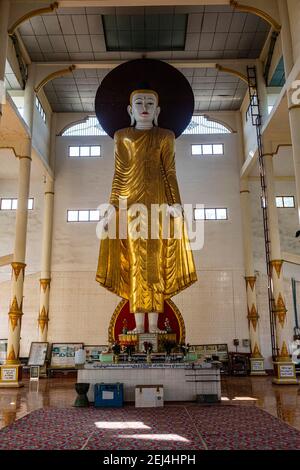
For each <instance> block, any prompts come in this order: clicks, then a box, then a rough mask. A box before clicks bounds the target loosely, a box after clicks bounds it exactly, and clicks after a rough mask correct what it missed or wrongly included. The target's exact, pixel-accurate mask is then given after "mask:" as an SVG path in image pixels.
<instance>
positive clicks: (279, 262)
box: [270, 259, 283, 279]
mask: <svg viewBox="0 0 300 470" xmlns="http://www.w3.org/2000/svg"><path fill="white" fill-rule="evenodd" d="M270 265H271V267H272V268H275V271H276V273H277V277H278V279H279V278H280V275H281V269H282V265H283V259H274V260H272V261H270Z"/></svg>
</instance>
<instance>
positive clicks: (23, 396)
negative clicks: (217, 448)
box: [0, 376, 300, 430]
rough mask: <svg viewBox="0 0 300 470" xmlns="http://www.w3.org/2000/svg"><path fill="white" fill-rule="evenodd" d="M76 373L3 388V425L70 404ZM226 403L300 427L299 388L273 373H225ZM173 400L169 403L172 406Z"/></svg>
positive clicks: (0, 423)
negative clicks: (260, 411) (281, 381)
mask: <svg viewBox="0 0 300 470" xmlns="http://www.w3.org/2000/svg"><path fill="white" fill-rule="evenodd" d="M75 381H76V379H75V377H68V376H66V377H61V378H60V377H59V378H56V377H54V378H51V379H40V381H39V382H38V383H36V382H32V383H29V381H28V380H27V379H24V384H25V386H24V387H23V388H20V389H0V427H4V426H7V425H8V424H10V423H12V422H13V421H14V420H16V419H18V418H20V417H22V416H25V415H26V414H27V413H29V412H30V411H33V410H36V409H38V408H44V407H61V408H64V407H69V406H71V405H72V404H73V403H74V401H75V396H76V392H75V389H74V383H75ZM222 401H223V403H232V404H239V405H241V404H245V405H252V406H258V407H260V408H262V409H264V410H266V411H268V412H269V413H271V414H272V415H274V416H276V417H278V418H280V419H282V420H283V421H286V422H287V423H289V424H290V425H292V426H294V427H295V428H297V429H298V430H300V392H299V387H298V386H294V385H281V386H278V385H273V384H272V378H271V377H223V378H222ZM172 405H174V403H170V404H167V406H172Z"/></svg>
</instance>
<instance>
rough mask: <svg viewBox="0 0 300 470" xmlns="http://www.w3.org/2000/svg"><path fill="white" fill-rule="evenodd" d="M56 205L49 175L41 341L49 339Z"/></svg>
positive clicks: (41, 303) (45, 212) (41, 302)
mask: <svg viewBox="0 0 300 470" xmlns="http://www.w3.org/2000/svg"><path fill="white" fill-rule="evenodd" d="M53 207H54V182H53V180H52V179H51V178H50V177H48V176H47V180H46V183H45V198H44V221H43V241H42V263H41V279H40V309H39V318H38V326H39V341H43V342H45V341H47V333H48V322H49V295H50V282H51V247H52V227H53Z"/></svg>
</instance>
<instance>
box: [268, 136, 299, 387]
mask: <svg viewBox="0 0 300 470" xmlns="http://www.w3.org/2000/svg"><path fill="white" fill-rule="evenodd" d="M271 147H272V146H271V144H268V145H265V150H266V151H269V153H265V155H264V163H265V172H266V186H267V211H268V223H269V237H270V264H271V266H270V267H271V272H272V283H273V297H274V311H275V317H276V325H275V326H276V341H277V349H278V352H277V358H276V361H275V363H274V369H275V374H276V378H275V379H274V382H275V383H297V381H296V375H295V367H294V365H293V364H292V362H291V359H290V356H289V351H288V344H289V339H290V334H289V331H288V325H287V309H286V306H285V297H284V278H283V269H282V266H283V260H282V256H281V247H280V234H279V224H278V210H277V207H276V193H275V184H274V168H273V154H272V152H271V150H272V149H271ZM287 374H289V375H287Z"/></svg>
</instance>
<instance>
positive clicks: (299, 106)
mask: <svg viewBox="0 0 300 470" xmlns="http://www.w3.org/2000/svg"><path fill="white" fill-rule="evenodd" d="M293 109H300V104H292V105H291V106H289V111H292V110H293Z"/></svg>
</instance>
